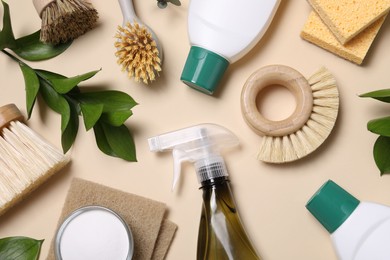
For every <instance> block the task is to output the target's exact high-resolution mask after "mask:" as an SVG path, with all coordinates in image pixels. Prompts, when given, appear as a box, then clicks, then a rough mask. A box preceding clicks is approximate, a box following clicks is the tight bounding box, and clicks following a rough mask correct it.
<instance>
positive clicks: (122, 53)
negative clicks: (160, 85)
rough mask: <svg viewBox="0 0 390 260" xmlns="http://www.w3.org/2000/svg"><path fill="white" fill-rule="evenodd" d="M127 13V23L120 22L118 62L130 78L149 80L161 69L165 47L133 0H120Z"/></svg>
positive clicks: (124, 14) (124, 16) (117, 42)
mask: <svg viewBox="0 0 390 260" xmlns="http://www.w3.org/2000/svg"><path fill="white" fill-rule="evenodd" d="M119 4H120V7H121V10H122V14H123V25H122V26H118V32H117V34H116V35H115V38H116V39H117V41H116V42H115V47H116V48H117V51H116V53H115V56H117V57H118V64H120V65H121V66H122V70H123V71H127V73H128V76H129V78H134V79H135V80H136V81H138V82H139V81H142V82H143V83H145V84H148V83H149V82H150V81H154V80H155V79H156V76H158V75H159V74H158V73H159V72H160V71H161V62H162V49H161V46H160V44H159V41H158V39H157V36H156V34H155V33H154V32H153V31H152V30H151V29H150V28H149V27H148V26H146V25H145V24H143V23H142V22H141V21H140V20H139V19H138V17H137V16H136V15H135V12H134V7H133V4H132V1H131V0H119Z"/></svg>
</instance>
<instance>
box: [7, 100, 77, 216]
mask: <svg viewBox="0 0 390 260" xmlns="http://www.w3.org/2000/svg"><path fill="white" fill-rule="evenodd" d="M21 120H23V115H22V114H21V113H20V111H19V109H18V108H17V107H16V106H15V105H14V104H8V105H5V106H2V107H0V135H1V136H0V215H2V214H3V213H4V212H5V211H6V210H8V209H9V208H10V207H11V206H13V205H15V204H16V203H17V202H19V201H20V200H22V199H23V198H25V197H26V196H27V195H28V194H29V193H30V192H31V191H33V190H34V189H35V188H37V187H38V186H39V185H40V184H42V183H43V182H44V181H46V180H47V179H48V178H49V177H50V176H52V175H53V174H54V173H56V172H58V171H59V170H60V169H61V168H63V167H64V166H65V165H66V164H67V163H68V162H69V159H70V158H69V156H65V155H64V154H63V153H62V152H61V151H60V150H58V149H57V148H55V147H54V146H52V145H51V144H50V143H48V142H47V141H46V140H44V139H43V138H42V137H40V136H39V135H38V134H37V133H35V132H34V131H33V130H31V129H30V128H28V127H27V126H26V125H24V124H23V123H22V122H20V121H21Z"/></svg>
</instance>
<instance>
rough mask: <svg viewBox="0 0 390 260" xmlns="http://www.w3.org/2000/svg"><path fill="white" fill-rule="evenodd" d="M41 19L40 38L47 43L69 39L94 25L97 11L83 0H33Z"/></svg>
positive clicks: (56, 42) (57, 42)
mask: <svg viewBox="0 0 390 260" xmlns="http://www.w3.org/2000/svg"><path fill="white" fill-rule="evenodd" d="M33 3H34V6H35V9H36V10H37V12H38V14H39V16H40V17H41V19H42V27H41V35H40V40H41V41H42V42H44V43H47V44H53V45H55V44H59V43H64V42H68V41H71V40H73V39H76V38H77V37H79V36H81V35H83V34H84V33H86V32H87V31H89V30H91V29H92V28H94V27H95V25H96V22H97V20H98V12H97V11H96V9H95V8H94V7H93V6H92V4H91V3H89V2H87V1H84V0H33Z"/></svg>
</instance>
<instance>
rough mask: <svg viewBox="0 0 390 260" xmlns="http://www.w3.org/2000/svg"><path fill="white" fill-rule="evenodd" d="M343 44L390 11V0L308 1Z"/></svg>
mask: <svg viewBox="0 0 390 260" xmlns="http://www.w3.org/2000/svg"><path fill="white" fill-rule="evenodd" d="M308 2H309V3H310V4H311V6H312V7H313V9H314V10H315V11H316V12H317V14H318V15H319V16H320V17H321V19H322V20H323V22H324V23H325V24H326V25H327V26H328V27H329V29H330V30H331V31H332V33H333V34H334V35H335V36H336V38H337V39H338V40H339V41H340V43H341V44H345V43H347V42H348V41H349V40H351V39H352V38H353V37H355V36H356V35H358V34H359V33H360V32H362V31H363V30H364V29H365V28H367V27H369V26H370V25H371V24H372V23H373V22H375V21H376V20H378V19H379V18H380V17H383V15H384V14H386V13H387V12H388V11H389V10H390V0H379V1H378V0H353V1H351V0H308Z"/></svg>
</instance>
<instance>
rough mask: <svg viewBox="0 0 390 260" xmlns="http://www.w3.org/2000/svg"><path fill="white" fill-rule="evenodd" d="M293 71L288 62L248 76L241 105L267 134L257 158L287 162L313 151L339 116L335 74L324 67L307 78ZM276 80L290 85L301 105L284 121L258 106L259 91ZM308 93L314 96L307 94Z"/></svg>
mask: <svg viewBox="0 0 390 260" xmlns="http://www.w3.org/2000/svg"><path fill="white" fill-rule="evenodd" d="M275 71H276V72H278V73H282V74H283V75H284V76H283V77H281V75H277V74H275V73H274V72H275ZM270 72H272V73H270ZM290 72H294V70H293V69H291V68H289V67H286V66H282V67H281V66H280V65H273V66H268V67H265V68H263V69H260V70H259V71H257V72H255V73H254V74H253V75H252V76H251V77H250V78H249V79H248V80H247V82H246V84H245V86H244V88H243V91H242V95H241V108H242V112H243V115H244V118H245V121H246V122H247V123H248V125H249V126H250V127H251V128H252V129H253V130H254V131H255V132H256V133H257V134H259V135H262V136H263V138H262V142H261V145H260V147H261V148H260V150H259V152H258V155H257V158H258V159H259V160H261V161H264V162H268V163H285V162H291V161H295V160H297V159H300V158H303V157H305V156H307V155H309V154H310V153H312V152H314V151H315V150H316V149H317V148H318V147H319V146H320V145H321V144H322V143H323V142H324V141H325V140H326V138H327V137H328V136H329V134H330V132H331V131H332V129H333V127H334V124H335V122H336V119H337V114H338V109H339V92H338V89H337V86H336V80H335V79H334V77H333V75H332V74H331V73H330V72H329V71H328V70H327V69H325V68H321V69H319V70H318V71H317V72H316V73H315V74H314V75H313V76H311V77H310V78H309V79H308V80H306V79H304V78H303V77H295V76H294V75H295V72H294V73H290ZM259 76H261V80H259ZM285 76H287V78H286V77H285ZM275 77H276V78H275ZM281 79H283V80H281ZM293 83H294V84H295V83H298V86H297V88H296V89H295V88H293V87H292V86H291V85H292V84H293ZM259 84H260V85H259ZM272 84H279V85H282V86H285V87H287V88H288V89H289V90H290V91H291V92H292V93H293V94H294V96H295V98H296V103H297V109H296V110H295V112H294V113H293V114H292V115H291V116H290V117H289V118H287V119H285V120H282V121H270V120H267V119H264V117H263V116H262V115H261V114H260V113H259V111H258V110H257V107H256V97H257V95H258V94H259V91H260V90H261V89H262V88H264V87H267V86H270V85H272ZM294 90H296V91H294ZM308 94H310V96H311V98H307V95H308ZM309 100H310V102H309ZM305 103H310V104H306V105H305ZM297 111H298V112H297Z"/></svg>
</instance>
